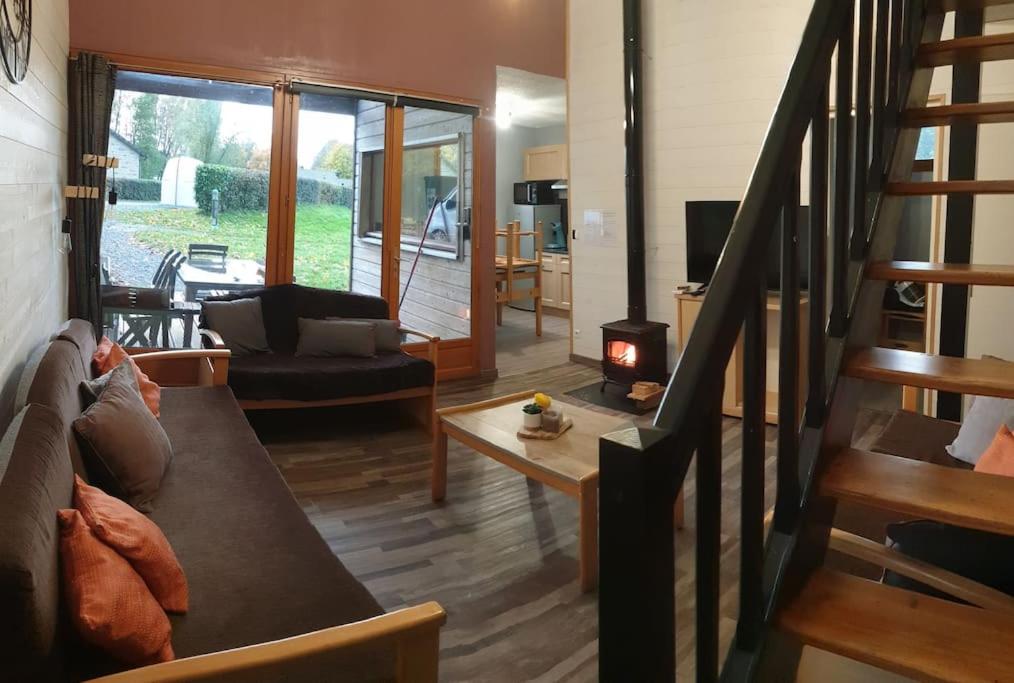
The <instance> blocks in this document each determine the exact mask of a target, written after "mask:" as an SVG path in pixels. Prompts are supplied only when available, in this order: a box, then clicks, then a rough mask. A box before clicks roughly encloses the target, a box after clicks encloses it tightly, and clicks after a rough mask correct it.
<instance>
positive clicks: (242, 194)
mask: <svg viewBox="0 0 1014 683" xmlns="http://www.w3.org/2000/svg"><path fill="white" fill-rule="evenodd" d="M268 178H269V176H268V172H267V171H253V170H249V169H245V168H232V167H229V166H218V165H216V164H201V165H200V166H198V167H197V176H196V178H195V179H194V194H195V196H196V197H195V198H196V199H197V206H198V207H200V209H201V211H203V212H204V213H211V191H212V190H216V189H217V190H218V192H219V201H220V202H221V205H220V207H219V208H220V210H221V211H267V209H268Z"/></svg>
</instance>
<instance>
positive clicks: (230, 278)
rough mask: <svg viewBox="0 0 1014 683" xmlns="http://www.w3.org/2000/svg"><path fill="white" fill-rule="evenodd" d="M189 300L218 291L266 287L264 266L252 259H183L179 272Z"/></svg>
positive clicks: (178, 274)
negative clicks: (212, 260)
mask: <svg viewBox="0 0 1014 683" xmlns="http://www.w3.org/2000/svg"><path fill="white" fill-rule="evenodd" d="M177 277H178V280H179V282H180V283H181V284H182V285H183V288H184V299H185V300H186V301H200V300H202V299H204V298H205V297H207V296H211V295H213V294H216V293H218V292H239V291H243V290H244V289H255V288H257V287H263V286H264V266H263V264H261V263H258V262H257V261H254V260H253V259H236V258H229V259H225V262H224V263H221V262H216V263H200V262H191V261H184V262H183V263H182V264H181V265H180V266H179V269H178V271H177Z"/></svg>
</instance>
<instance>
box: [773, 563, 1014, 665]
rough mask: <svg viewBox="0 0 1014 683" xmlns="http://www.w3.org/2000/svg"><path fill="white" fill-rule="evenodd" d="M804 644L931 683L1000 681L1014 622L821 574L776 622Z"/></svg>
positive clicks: (1012, 651)
mask: <svg viewBox="0 0 1014 683" xmlns="http://www.w3.org/2000/svg"><path fill="white" fill-rule="evenodd" d="M778 625H779V626H780V627H781V628H782V629H783V630H785V631H788V632H789V633H792V634H793V635H795V636H796V637H798V638H799V639H800V640H802V641H803V642H804V643H806V644H808V645H812V646H814V647H818V648H820V649H823V650H828V651H829V652H835V653H837V654H840V655H843V656H845V657H849V658H851V659H856V660H858V661H861V662H866V663H867V664H872V665H873V666H877V667H880V668H882V669H887V670H889V671H894V672H897V673H900V674H903V675H906V676H910V677H912V678H917V679H919V680H925V681H1002V680H1010V676H1011V672H1012V671H1014V648H1012V647H1011V646H1010V634H1011V633H1014V618H1012V617H1009V616H1005V615H1003V614H1000V613H998V612H992V611H987V610H983V609H979V608H978V607H970V606H968V605H962V604H958V603H956V602H950V601H947V600H941V599H939V598H933V597H930V596H928V595H921V594H919V593H913V592H910V591H906V590H902V589H900V588H893V587H891V586H885V585H883V584H880V583H875V582H873V581H868V580H866V579H860V578H858V577H855V576H849V575H846V574H841V573H838V572H833V571H830V570H828V569H818V570H817V571H815V572H814V573H813V574H812V575H811V576H810V578H809V579H808V580H807V582H806V585H805V586H804V588H803V590H802V591H801V592H800V593H799V594H798V595H797V596H796V597H795V598H794V599H793V600H792V602H791V603H790V604H788V605H787V606H786V607H785V608H784V609H783V610H782V612H781V613H780V614H779V616H778Z"/></svg>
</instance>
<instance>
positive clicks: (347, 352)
mask: <svg viewBox="0 0 1014 683" xmlns="http://www.w3.org/2000/svg"><path fill="white" fill-rule="evenodd" d="M376 338H377V332H376V325H374V324H373V323H372V322H358V321H354V320H313V319H310V318H300V319H299V343H298V344H297V345H296V355H297V356H304V357H309V358H330V357H334V356H355V357H356V358H372V357H373V356H375V355H377V343H376Z"/></svg>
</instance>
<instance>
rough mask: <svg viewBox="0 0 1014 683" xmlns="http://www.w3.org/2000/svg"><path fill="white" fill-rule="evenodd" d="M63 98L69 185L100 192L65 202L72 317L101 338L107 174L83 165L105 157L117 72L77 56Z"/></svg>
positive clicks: (102, 59)
mask: <svg viewBox="0 0 1014 683" xmlns="http://www.w3.org/2000/svg"><path fill="white" fill-rule="evenodd" d="M68 76H69V78H68V83H67V93H68V96H69V99H68V101H69V105H70V129H69V131H68V142H67V146H68V155H67V156H68V164H67V184H68V185H85V186H89V187H97V188H99V198H98V199H68V200H67V215H68V216H69V217H70V219H71V252H70V263H69V268H70V278H69V281H70V286H69V289H70V293H69V294H70V301H69V305H68V309H69V311H70V315H71V316H72V317H74V318H83V319H84V320H88V321H91V323H92V325H93V326H94V328H95V333H96V335H97V336H101V334H102V296H101V286H102V285H101V279H100V264H99V253H100V249H101V245H102V218H103V215H104V214H105V208H106V202H105V189H106V169H104V168H96V167H87V166H83V165H82V164H81V159H82V156H83V155H85V154H100V155H103V156H104V155H106V153H107V149H108V147H109V119H110V117H111V116H112V110H113V95H114V93H115V91H116V67H114V66H112V65H111V64H110V63H109V60H107V59H106V58H105V57H102V56H100V55H93V54H87V53H83V52H82V53H80V54H79V55H78V56H77V58H76V59H71V60H70V70H69V74H68Z"/></svg>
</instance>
